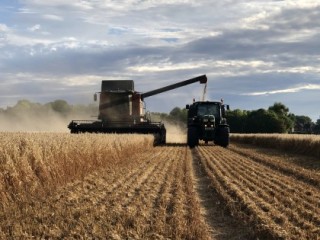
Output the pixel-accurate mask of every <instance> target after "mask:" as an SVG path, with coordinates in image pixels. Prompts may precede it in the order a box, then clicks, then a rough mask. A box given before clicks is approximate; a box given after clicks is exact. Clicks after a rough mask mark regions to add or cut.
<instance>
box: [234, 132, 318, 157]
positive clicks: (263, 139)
mask: <svg viewBox="0 0 320 240" xmlns="http://www.w3.org/2000/svg"><path fill="white" fill-rule="evenodd" d="M231 141H234V142H239V143H248V144H253V145H256V146H260V147H270V148H274V149H280V150H285V151H288V152H292V153H300V154H305V155H309V156H314V157H318V158H320V135H301V134H231Z"/></svg>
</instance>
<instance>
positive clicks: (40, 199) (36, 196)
mask: <svg viewBox="0 0 320 240" xmlns="http://www.w3.org/2000/svg"><path fill="white" fill-rule="evenodd" d="M0 137H1V141H0V161H1V164H0V190H1V195H0V200H1V203H0V204H1V205H0V207H1V212H0V238H1V239H32V238H35V239H319V236H320V212H319V209H320V208H319V206H320V172H319V170H320V167H319V165H318V163H317V162H319V158H317V157H313V156H308V157H307V156H304V155H301V152H299V154H297V153H293V152H290V151H285V150H279V149H277V148H270V146H269V148H260V147H258V146H257V145H253V144H252V143H251V144H248V143H247V144H242V143H241V144H239V143H232V144H231V145H230V147H229V148H222V147H219V146H215V145H213V144H212V143H211V144H209V145H206V144H200V146H198V147H196V148H194V149H189V148H188V147H187V146H186V144H184V143H181V139H184V138H183V137H177V138H176V137H174V138H172V139H177V143H169V144H167V145H166V146H158V147H154V146H153V137H152V136H149V135H133V134H124V135H115V134H108V135H104V134H78V135H71V134H67V133H0ZM233 137H234V136H233ZM278 137H279V136H278ZM285 137H286V138H289V137H290V136H285ZM289 140H290V139H289ZM259 141H260V140H259ZM274 141H275V140H274ZM277 141H278V140H277ZM295 141H296V140H295ZM312 141H314V139H312ZM304 142H307V141H306V140H304ZM315 142H317V139H316V140H315ZM255 144H256V143H255ZM300 147H301V146H300Z"/></svg>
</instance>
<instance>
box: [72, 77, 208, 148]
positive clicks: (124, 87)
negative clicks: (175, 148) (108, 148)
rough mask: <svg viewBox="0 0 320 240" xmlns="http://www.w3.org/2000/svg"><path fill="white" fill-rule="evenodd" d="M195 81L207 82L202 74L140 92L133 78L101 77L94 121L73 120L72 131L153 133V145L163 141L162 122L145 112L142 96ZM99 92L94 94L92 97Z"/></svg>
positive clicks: (148, 95)
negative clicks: (113, 78)
mask: <svg viewBox="0 0 320 240" xmlns="http://www.w3.org/2000/svg"><path fill="white" fill-rule="evenodd" d="M195 82H200V83H207V77H206V76H205V75H202V76H199V77H196V78H192V79H189V80H185V81H182V82H178V83H175V84H172V85H169V86H166V87H163V88H159V89H156V90H152V91H149V92H146V93H140V92H137V91H135V90H134V82H133V81H132V80H108V81H107V80H104V81H102V84H101V92H99V95H100V102H99V116H98V119H97V120H93V121H92V120H72V121H71V122H70V123H69V125H68V128H69V129H70V131H71V133H84V132H91V133H141V134H153V135H154V136H155V144H165V143H166V128H165V126H164V124H163V123H162V122H152V121H151V119H150V118H149V117H147V115H146V114H145V107H144V99H145V98H147V97H150V96H153V95H156V94H159V93H162V92H166V91H169V90H172V89H175V88H179V87H182V86H185V85H188V84H192V83H195ZM97 98H98V95H97V93H96V94H95V100H97Z"/></svg>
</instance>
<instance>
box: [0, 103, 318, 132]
mask: <svg viewBox="0 0 320 240" xmlns="http://www.w3.org/2000/svg"><path fill="white" fill-rule="evenodd" d="M52 114H56V115H59V116H61V117H64V118H69V117H76V116H82V117H92V116H98V105H97V104H88V105H81V104H78V105H70V104H69V103H68V102H67V101H65V100H61V99H58V100H55V101H52V102H49V103H45V104H40V103H34V102H31V101H29V100H19V101H18V102H17V103H16V105H14V106H13V107H7V108H6V109H2V108H0V117H3V118H7V119H19V118H21V116H32V117H37V116H44V115H47V116H50V115H52ZM187 114H188V112H187V109H185V108H179V107H174V108H173V109H172V110H171V111H170V112H169V114H167V113H155V112H152V113H150V116H151V119H152V120H153V121H166V122H170V123H173V124H178V125H182V126H183V127H185V126H186V122H187ZM226 117H227V121H228V123H229V125H230V130H231V132H233V133H320V119H318V120H317V122H315V123H314V122H312V120H311V118H310V117H308V116H297V115H294V114H293V113H290V111H289V108H288V107H286V106H285V105H284V104H282V103H280V102H276V103H274V104H273V105H272V106H270V107H269V108H268V109H263V108H261V109H258V110H252V111H248V110H240V109H235V110H230V111H227V116H226Z"/></svg>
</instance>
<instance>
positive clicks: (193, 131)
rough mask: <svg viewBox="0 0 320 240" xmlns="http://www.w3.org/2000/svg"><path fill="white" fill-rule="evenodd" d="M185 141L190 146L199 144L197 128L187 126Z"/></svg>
mask: <svg viewBox="0 0 320 240" xmlns="http://www.w3.org/2000/svg"><path fill="white" fill-rule="evenodd" d="M187 142H188V146H189V147H190V148H194V147H195V146H197V145H199V135H198V131H197V128H195V127H189V128H188V136H187Z"/></svg>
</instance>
